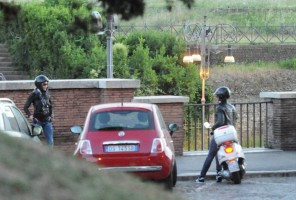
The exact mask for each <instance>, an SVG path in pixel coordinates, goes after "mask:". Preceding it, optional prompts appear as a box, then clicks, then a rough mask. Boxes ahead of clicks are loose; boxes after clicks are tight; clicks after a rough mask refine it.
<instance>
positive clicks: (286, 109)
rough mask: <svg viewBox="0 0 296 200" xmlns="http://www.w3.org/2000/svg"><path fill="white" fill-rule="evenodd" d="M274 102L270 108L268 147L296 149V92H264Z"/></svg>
mask: <svg viewBox="0 0 296 200" xmlns="http://www.w3.org/2000/svg"><path fill="white" fill-rule="evenodd" d="M260 97H261V98H265V99H268V100H271V101H272V102H273V103H272V105H271V106H270V109H269V110H268V126H269V127H270V129H268V130H269V132H268V140H267V144H266V145H267V147H269V148H275V149H282V150H296V123H295V119H296V92H262V93H260Z"/></svg>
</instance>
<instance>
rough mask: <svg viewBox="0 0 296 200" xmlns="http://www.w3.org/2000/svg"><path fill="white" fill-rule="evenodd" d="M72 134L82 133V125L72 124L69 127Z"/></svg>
mask: <svg viewBox="0 0 296 200" xmlns="http://www.w3.org/2000/svg"><path fill="white" fill-rule="evenodd" d="M70 130H71V132H72V134H74V135H80V134H81V133H82V127H81V126H72V127H71V128H70Z"/></svg>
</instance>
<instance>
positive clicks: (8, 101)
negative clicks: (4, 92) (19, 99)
mask: <svg viewBox="0 0 296 200" xmlns="http://www.w3.org/2000/svg"><path fill="white" fill-rule="evenodd" d="M0 103H6V104H12V105H15V103H14V102H13V101H12V100H11V99H9V98H0Z"/></svg>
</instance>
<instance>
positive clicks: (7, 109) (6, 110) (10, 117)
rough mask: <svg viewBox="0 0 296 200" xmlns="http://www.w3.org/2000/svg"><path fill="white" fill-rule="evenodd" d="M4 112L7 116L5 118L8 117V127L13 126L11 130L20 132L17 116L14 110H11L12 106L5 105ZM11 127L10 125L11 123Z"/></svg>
mask: <svg viewBox="0 0 296 200" xmlns="http://www.w3.org/2000/svg"><path fill="white" fill-rule="evenodd" d="M3 112H4V113H3V114H4V115H5V116H6V117H5V118H6V119H8V122H9V123H7V124H6V126H7V128H11V131H17V132H20V128H19V125H18V123H17V121H16V119H15V116H14V115H13V112H12V110H11V107H10V106H4V110H3ZM8 124H9V125H10V127H9V125H8Z"/></svg>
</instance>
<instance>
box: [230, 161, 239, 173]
mask: <svg viewBox="0 0 296 200" xmlns="http://www.w3.org/2000/svg"><path fill="white" fill-rule="evenodd" d="M228 169H229V171H230V173H232V172H237V171H239V170H240V169H239V166H238V162H237V161H232V162H228Z"/></svg>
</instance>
